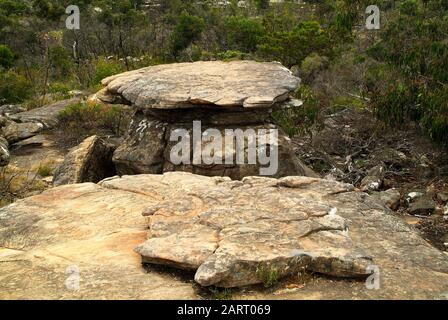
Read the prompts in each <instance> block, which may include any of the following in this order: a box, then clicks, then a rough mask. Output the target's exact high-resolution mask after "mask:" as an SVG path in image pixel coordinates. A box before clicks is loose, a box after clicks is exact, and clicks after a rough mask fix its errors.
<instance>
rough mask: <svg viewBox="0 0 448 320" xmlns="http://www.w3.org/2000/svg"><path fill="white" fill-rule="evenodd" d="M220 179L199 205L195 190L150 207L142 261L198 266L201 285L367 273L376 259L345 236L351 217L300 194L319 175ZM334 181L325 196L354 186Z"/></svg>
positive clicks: (204, 193)
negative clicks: (272, 275)
mask: <svg viewBox="0 0 448 320" xmlns="http://www.w3.org/2000/svg"><path fill="white" fill-rule="evenodd" d="M215 181H216V186H214V187H213V189H212V190H210V187H211V186H207V187H208V188H207V189H203V188H201V189H200V190H197V191H196V192H195V196H196V197H199V198H200V199H203V201H204V200H205V201H206V202H208V204H206V205H205V206H204V207H203V208H197V207H196V206H195V205H194V198H193V197H192V196H191V195H181V194H179V195H177V197H176V198H175V199H176V201H175V202H173V201H172V200H171V199H170V200H167V201H166V202H162V203H160V204H158V205H157V206H156V207H155V208H154V207H151V208H148V209H147V210H146V211H145V213H144V214H145V215H150V216H151V224H150V230H151V236H152V238H151V239H149V240H148V241H147V242H145V243H144V244H143V245H141V246H139V247H138V248H137V249H136V250H137V252H139V253H140V254H141V255H142V257H143V261H144V262H149V263H159V264H164V263H166V264H172V265H175V266H178V267H181V268H190V269H194V270H196V269H197V272H196V275H195V280H196V281H197V282H198V283H199V284H201V285H203V286H210V285H216V286H222V287H236V286H244V285H248V284H255V283H260V282H263V277H262V276H261V275H260V272H261V270H263V269H268V270H271V269H273V270H275V272H276V273H277V274H278V277H283V276H286V275H291V274H295V273H297V272H299V271H300V270H301V269H303V268H305V269H308V270H310V271H314V272H321V273H324V274H329V275H333V276H341V277H357V276H365V275H366V274H367V271H366V267H367V265H368V264H371V263H372V261H371V259H370V258H369V257H368V256H366V253H364V252H362V250H361V249H357V248H356V245H355V244H353V243H352V242H351V240H350V238H349V237H348V236H346V235H345V234H344V232H345V231H346V228H347V221H346V220H345V219H343V218H341V217H340V216H338V215H337V214H336V212H337V208H332V207H330V206H328V205H326V204H325V203H324V202H322V201H320V199H310V198H309V194H308V195H307V194H306V193H305V194H302V195H301V194H300V193H299V192H294V191H295V190H294V189H299V190H300V189H301V190H304V189H307V188H308V187H309V186H310V185H312V184H314V183H317V182H318V181H320V180H317V179H313V178H299V177H297V178H293V177H287V178H284V179H280V180H275V179H271V178H254V177H249V178H245V179H243V181H242V182H238V183H235V181H231V180H230V179H225V178H217V179H216V180H215ZM114 183H115V181H114V180H109V181H105V182H104V183H103V185H105V186H108V185H111V186H114ZM333 185H334V189H333V190H328V189H326V188H328V187H329V186H325V185H323V186H322V187H323V188H322V189H323V190H322V194H321V196H325V195H326V194H328V193H331V191H339V192H343V191H348V190H350V189H352V187H351V186H349V185H343V184H333ZM208 199H210V200H208ZM212 199H216V200H212ZM189 203H190V205H188V204H189Z"/></svg>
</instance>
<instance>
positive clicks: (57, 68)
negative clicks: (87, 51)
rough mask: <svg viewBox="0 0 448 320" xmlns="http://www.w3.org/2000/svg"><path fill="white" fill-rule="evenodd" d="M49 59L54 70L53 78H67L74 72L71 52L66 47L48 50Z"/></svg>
mask: <svg viewBox="0 0 448 320" xmlns="http://www.w3.org/2000/svg"><path fill="white" fill-rule="evenodd" d="M48 59H49V62H50V64H51V66H52V68H53V72H52V74H53V76H54V77H55V78H56V79H61V78H66V77H68V76H69V75H70V74H71V71H72V60H71V56H70V52H69V51H68V50H67V49H65V48H64V47H61V46H57V47H51V48H49V49H48Z"/></svg>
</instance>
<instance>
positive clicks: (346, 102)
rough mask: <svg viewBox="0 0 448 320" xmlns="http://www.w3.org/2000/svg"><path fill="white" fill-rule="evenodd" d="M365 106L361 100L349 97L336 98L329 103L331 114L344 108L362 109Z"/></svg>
mask: <svg viewBox="0 0 448 320" xmlns="http://www.w3.org/2000/svg"><path fill="white" fill-rule="evenodd" d="M365 107H366V105H365V103H364V101H363V100H361V99H360V98H356V97H351V96H338V97H336V98H334V99H333V100H332V101H331V108H332V110H333V112H337V111H340V110H343V109H346V108H357V109H363V108H365Z"/></svg>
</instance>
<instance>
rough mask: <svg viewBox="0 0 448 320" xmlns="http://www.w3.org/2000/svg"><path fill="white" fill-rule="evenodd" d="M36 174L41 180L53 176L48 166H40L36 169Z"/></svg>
mask: <svg viewBox="0 0 448 320" xmlns="http://www.w3.org/2000/svg"><path fill="white" fill-rule="evenodd" d="M37 174H38V175H40V176H41V177H43V178H45V177H49V176H51V175H52V174H53V168H52V167H51V166H49V165H48V164H41V165H40V166H39V168H38V169H37Z"/></svg>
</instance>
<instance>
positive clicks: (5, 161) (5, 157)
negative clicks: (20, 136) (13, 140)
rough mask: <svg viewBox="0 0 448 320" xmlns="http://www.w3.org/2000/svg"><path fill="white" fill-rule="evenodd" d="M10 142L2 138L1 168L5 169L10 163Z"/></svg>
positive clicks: (0, 145) (0, 141) (0, 142)
mask: <svg viewBox="0 0 448 320" xmlns="http://www.w3.org/2000/svg"><path fill="white" fill-rule="evenodd" d="M8 146H9V144H8V141H7V140H6V139H5V138H3V137H2V136H0V167H4V166H6V165H8V163H9V158H10V154H9V150H8Z"/></svg>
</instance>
